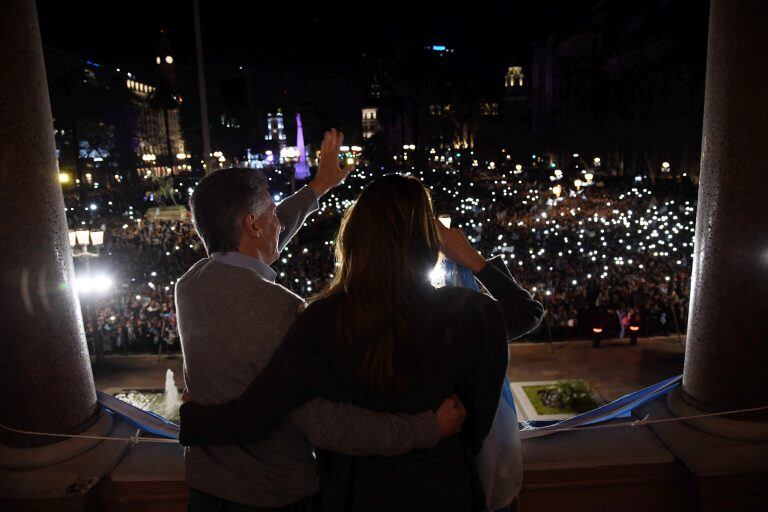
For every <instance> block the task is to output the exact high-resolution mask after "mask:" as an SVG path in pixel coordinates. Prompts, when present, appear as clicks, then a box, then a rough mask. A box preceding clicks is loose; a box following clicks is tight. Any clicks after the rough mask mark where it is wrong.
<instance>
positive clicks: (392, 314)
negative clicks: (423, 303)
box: [312, 174, 440, 393]
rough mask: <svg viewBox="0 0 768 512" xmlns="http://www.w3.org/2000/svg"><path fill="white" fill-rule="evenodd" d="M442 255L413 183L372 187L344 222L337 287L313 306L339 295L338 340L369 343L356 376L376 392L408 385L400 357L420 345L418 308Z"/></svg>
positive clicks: (382, 181) (392, 179)
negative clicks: (415, 331)
mask: <svg viewBox="0 0 768 512" xmlns="http://www.w3.org/2000/svg"><path fill="white" fill-rule="evenodd" d="M439 248H440V234H439V231H438V229H437V226H436V225H435V216H434V211H433V208H432V199H431V197H430V195H429V192H428V191H427V189H426V188H424V186H423V185H422V184H421V183H420V182H419V180H417V179H416V178H413V177H410V176H402V175H398V174H388V175H385V176H382V177H380V178H377V179H375V180H373V181H372V182H371V183H369V184H368V185H367V186H366V187H365V188H364V189H363V191H362V192H361V193H360V195H359V196H358V198H357V200H356V201H355V203H354V205H353V206H352V207H350V208H349V209H348V210H347V211H346V212H345V214H344V216H343V218H342V221H341V226H340V227H339V232H338V234H337V237H336V243H335V251H336V269H335V273H334V277H333V280H332V281H331V283H330V284H329V285H328V286H327V287H326V288H325V289H324V290H323V291H322V292H320V293H319V294H318V295H317V296H315V297H314V298H313V299H312V301H316V300H321V299H323V298H328V297H331V296H339V298H340V300H341V307H340V308H339V310H338V316H337V318H336V324H337V328H338V334H339V335H340V336H341V338H342V340H344V341H346V342H347V343H349V344H351V345H358V346H360V345H359V344H363V347H364V348H365V356H364V358H363V361H362V363H361V365H360V367H359V369H358V373H357V377H358V379H359V380H360V381H361V382H362V383H364V384H365V385H366V386H367V387H369V388H370V389H371V390H374V391H377V392H379V393H387V392H388V391H396V390H402V389H403V388H404V387H406V386H407V385H408V381H409V378H408V376H407V375H404V374H403V373H402V372H398V371H397V369H396V368H395V364H394V354H395V351H396V348H398V346H399V344H401V343H405V342H406V340H409V339H410V340H412V339H413V336H412V335H411V334H412V333H411V332H409V331H410V330H412V328H413V320H414V318H413V314H414V307H415V306H416V304H417V302H416V301H417V300H418V294H419V290H420V289H424V287H425V286H427V285H428V275H429V272H430V271H431V270H432V269H433V268H434V266H435V263H436V262H437V258H438V253H439Z"/></svg>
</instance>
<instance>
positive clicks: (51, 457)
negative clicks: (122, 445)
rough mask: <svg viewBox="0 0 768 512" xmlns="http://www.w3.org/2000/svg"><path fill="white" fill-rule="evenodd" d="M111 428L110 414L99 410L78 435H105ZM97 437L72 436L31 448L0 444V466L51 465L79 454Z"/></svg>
mask: <svg viewBox="0 0 768 512" xmlns="http://www.w3.org/2000/svg"><path fill="white" fill-rule="evenodd" d="M111 429H112V415H111V414H109V413H106V412H104V410H99V417H98V419H97V420H96V422H95V423H93V424H92V425H91V426H90V427H88V428H87V429H86V430H85V431H83V432H79V433H78V434H79V435H86V436H106V435H107V434H108V433H109V431H110V430H111ZM99 443H101V440H99V439H81V438H77V437H72V438H68V439H65V440H64V441H61V442H58V443H53V444H47V445H44V446H36V447H33V448H16V447H12V446H6V445H4V444H0V468H6V469H35V468H43V467H47V466H53V465H55V464H59V463H60V462H64V461H67V460H70V459H73V458H75V457H77V456H78V455H81V454H83V453H85V452H87V451H88V450H90V449H91V448H93V447H94V446H96V445H97V444H99Z"/></svg>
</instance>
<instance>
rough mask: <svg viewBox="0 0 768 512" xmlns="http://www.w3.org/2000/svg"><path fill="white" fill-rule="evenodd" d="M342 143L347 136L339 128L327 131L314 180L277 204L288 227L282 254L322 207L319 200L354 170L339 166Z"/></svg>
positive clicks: (280, 242) (282, 238)
mask: <svg viewBox="0 0 768 512" xmlns="http://www.w3.org/2000/svg"><path fill="white" fill-rule="evenodd" d="M342 142H344V134H343V133H341V132H337V131H336V129H335V128H332V129H331V130H330V131H327V132H325V138H324V139H323V143H322V145H321V146H320V164H319V165H318V168H317V173H316V174H315V177H314V179H313V180H312V181H310V182H309V184H308V185H307V186H306V187H302V188H301V190H299V191H298V192H296V193H295V194H293V195H291V196H290V197H287V198H286V199H285V200H283V201H282V202H281V203H280V204H279V205H277V216H278V218H279V219H280V222H282V223H283V225H285V230H284V231H283V232H282V233H280V241H279V244H278V248H279V250H280V251H282V250H283V249H284V248H285V246H286V245H288V242H290V241H291V238H293V236H294V235H295V234H296V232H297V231H298V230H299V229H300V228H301V226H303V225H304V221H305V220H307V217H308V216H309V215H310V214H311V213H312V212H314V211H315V210H317V209H318V208H319V207H320V206H319V204H318V201H319V199H320V198H321V197H322V196H323V195H325V193H326V192H328V191H329V190H330V189H332V188H334V187H336V186H338V185H339V184H340V183H341V182H342V181H344V179H345V178H346V177H347V176H349V173H350V172H352V169H354V165H347V166H345V167H344V168H343V169H342V168H341V167H340V166H339V147H341V144H342Z"/></svg>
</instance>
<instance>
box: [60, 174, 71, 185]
mask: <svg viewBox="0 0 768 512" xmlns="http://www.w3.org/2000/svg"><path fill="white" fill-rule="evenodd" d="M70 181H72V177H71V176H70V175H69V174H67V173H65V172H60V173H59V183H69V182H70Z"/></svg>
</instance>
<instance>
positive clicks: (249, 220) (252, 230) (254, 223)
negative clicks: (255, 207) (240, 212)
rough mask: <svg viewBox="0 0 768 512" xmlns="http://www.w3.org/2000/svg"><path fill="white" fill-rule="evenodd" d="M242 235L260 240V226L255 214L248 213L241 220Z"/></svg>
mask: <svg viewBox="0 0 768 512" xmlns="http://www.w3.org/2000/svg"><path fill="white" fill-rule="evenodd" d="M243 233H245V234H246V235H247V236H248V237H249V238H261V226H259V222H258V218H257V217H256V215H255V214H253V213H249V214H248V215H246V216H245V217H244V218H243Z"/></svg>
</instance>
